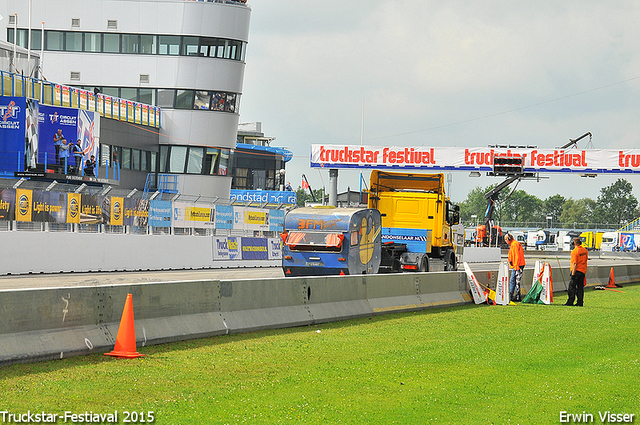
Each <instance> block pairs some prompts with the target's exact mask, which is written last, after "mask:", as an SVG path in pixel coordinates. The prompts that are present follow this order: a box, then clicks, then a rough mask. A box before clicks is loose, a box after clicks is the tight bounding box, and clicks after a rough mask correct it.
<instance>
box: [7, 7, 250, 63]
mask: <svg viewBox="0 0 640 425" xmlns="http://www.w3.org/2000/svg"><path fill="white" fill-rule="evenodd" d="M9 18H13V16H9ZM109 22H116V21H109ZM114 25H116V24H114ZM116 27H117V25H116ZM114 29H116V28H114ZM13 32H14V31H13V28H7V41H8V42H9V43H13V42H14V33H13ZM41 33H42V31H41V30H37V29H32V30H31V49H33V50H39V49H40V48H41V46H40V44H41V41H40V40H41ZM27 36H28V30H27V29H18V37H17V43H16V44H17V45H18V46H21V47H24V48H27V47H28V45H27ZM65 38H66V39H67V44H66V46H65V43H64V42H65ZM83 38H84V48H83V47H82V44H83V43H82V39H83ZM246 46H247V43H245V42H243V41H239V40H229V39H224V38H213V37H195V36H184V37H181V36H179V35H155V34H114V33H111V32H109V33H100V32H86V33H83V32H79V31H67V32H64V31H53V30H45V50H54V51H62V50H66V51H70V52H80V51H85V52H94V53H100V52H104V53H125V54H126V53H133V54H145V55H156V54H160V55H175V56H178V55H182V56H196V55H197V56H203V57H210V58H224V59H231V60H238V61H244V57H245V51H246Z"/></svg>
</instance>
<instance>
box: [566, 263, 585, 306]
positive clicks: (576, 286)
mask: <svg viewBox="0 0 640 425" xmlns="http://www.w3.org/2000/svg"><path fill="white" fill-rule="evenodd" d="M567 292H568V293H569V299H568V300H567V304H570V305H572V304H573V300H574V299H575V300H576V305H582V303H583V301H584V273H582V272H579V271H577V270H576V271H575V272H574V273H573V275H572V276H571V280H570V281H569V289H567Z"/></svg>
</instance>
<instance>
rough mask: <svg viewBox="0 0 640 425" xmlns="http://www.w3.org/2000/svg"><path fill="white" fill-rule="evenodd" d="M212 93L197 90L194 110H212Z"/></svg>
mask: <svg viewBox="0 0 640 425" xmlns="http://www.w3.org/2000/svg"><path fill="white" fill-rule="evenodd" d="M210 107H211V92H208V91H202V90H196V99H195V101H194V102H193V109H210Z"/></svg>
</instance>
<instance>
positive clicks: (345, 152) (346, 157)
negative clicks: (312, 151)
mask: <svg viewBox="0 0 640 425" xmlns="http://www.w3.org/2000/svg"><path fill="white" fill-rule="evenodd" d="M377 160H378V152H377V151H372V150H366V149H365V148H364V147H360V148H359V149H349V147H347V146H345V147H344V148H341V149H325V147H324V146H320V162H335V163H347V164H353V163H359V162H366V163H370V164H371V163H375V162H377Z"/></svg>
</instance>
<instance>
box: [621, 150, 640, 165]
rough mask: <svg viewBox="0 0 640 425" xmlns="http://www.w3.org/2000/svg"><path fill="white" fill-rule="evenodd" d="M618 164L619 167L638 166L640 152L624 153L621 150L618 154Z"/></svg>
mask: <svg viewBox="0 0 640 425" xmlns="http://www.w3.org/2000/svg"><path fill="white" fill-rule="evenodd" d="M618 165H620V166H621V167H625V168H629V167H640V154H637V155H634V154H632V155H625V154H624V152H623V151H620V152H619V154H618Z"/></svg>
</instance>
